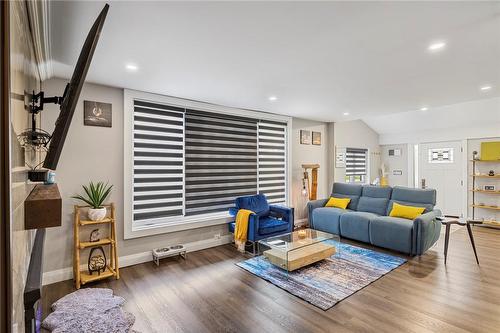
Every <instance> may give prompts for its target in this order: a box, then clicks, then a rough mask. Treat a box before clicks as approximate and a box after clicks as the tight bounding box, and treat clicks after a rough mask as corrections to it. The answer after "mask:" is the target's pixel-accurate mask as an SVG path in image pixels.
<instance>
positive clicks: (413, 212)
mask: <svg viewBox="0 0 500 333" xmlns="http://www.w3.org/2000/svg"><path fill="white" fill-rule="evenodd" d="M424 210H425V207H414V206H405V205H400V204H398V203H394V204H393V205H392V209H391V213H390V214H389V216H392V217H402V218H404V219H409V220H414V219H416V218H417V216H419V215H422V213H423V212H424Z"/></svg>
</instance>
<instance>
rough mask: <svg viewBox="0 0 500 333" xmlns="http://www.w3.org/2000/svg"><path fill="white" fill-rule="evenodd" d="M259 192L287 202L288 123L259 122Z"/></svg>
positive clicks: (277, 201)
mask: <svg viewBox="0 0 500 333" xmlns="http://www.w3.org/2000/svg"><path fill="white" fill-rule="evenodd" d="M259 193H263V194H265V195H266V197H267V199H268V201H269V202H270V203H284V202H286V124H284V123H278V122H271V121H264V120H261V121H260V122H259Z"/></svg>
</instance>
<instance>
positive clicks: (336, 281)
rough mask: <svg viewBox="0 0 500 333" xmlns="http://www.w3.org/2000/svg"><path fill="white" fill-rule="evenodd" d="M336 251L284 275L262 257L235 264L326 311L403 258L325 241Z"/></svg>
mask: <svg viewBox="0 0 500 333" xmlns="http://www.w3.org/2000/svg"><path fill="white" fill-rule="evenodd" d="M328 242H329V243H331V244H333V245H335V247H336V248H337V253H336V254H335V255H333V256H332V257H330V258H328V259H325V260H322V261H320V262H317V263H315V264H312V265H310V266H307V267H303V268H301V269H298V270H296V271H293V272H290V273H288V274H287V272H286V271H284V270H282V269H280V268H278V267H276V266H274V265H273V264H271V263H270V262H269V261H267V260H266V259H265V258H264V257H263V256H258V257H254V258H251V259H248V260H245V261H242V262H239V263H237V264H236V265H238V266H239V267H241V268H243V269H245V270H247V271H249V272H250V273H253V274H255V275H257V276H259V277H261V278H263V279H264V280H267V281H269V282H271V283H272V284H274V285H276V286H278V287H280V288H281V289H284V290H286V291H288V292H289V293H290V294H292V295H295V296H297V297H300V298H302V299H303V300H305V301H307V302H309V303H311V304H312V305H314V306H317V307H318V308H320V309H323V310H328V309H329V308H331V307H332V306H334V305H335V304H337V303H338V302H340V301H341V300H343V299H344V298H346V297H349V296H351V295H352V294H354V293H355V292H357V291H358V290H360V289H362V288H364V287H366V286H367V285H369V284H370V283H372V282H373V281H375V280H378V279H379V278H381V277H382V276H384V275H385V274H387V273H389V272H390V271H392V270H393V269H395V268H397V267H399V266H401V265H402V264H404V263H405V262H406V259H403V258H399V257H396V256H392V255H389V254H384V253H380V252H376V251H373V250H368V249H363V248H360V247H357V246H353V245H349V244H345V243H339V242H336V241H333V240H329V241H328Z"/></svg>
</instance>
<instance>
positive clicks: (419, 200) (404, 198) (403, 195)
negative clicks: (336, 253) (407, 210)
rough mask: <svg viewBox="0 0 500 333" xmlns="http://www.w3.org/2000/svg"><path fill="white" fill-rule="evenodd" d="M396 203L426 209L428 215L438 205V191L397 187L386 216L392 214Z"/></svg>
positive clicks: (393, 191)
mask: <svg viewBox="0 0 500 333" xmlns="http://www.w3.org/2000/svg"><path fill="white" fill-rule="evenodd" d="M394 202H397V203H398V204H401V205H407V206H415V207H424V208H425V213H427V212H430V211H431V210H433V209H434V205H436V190H434V189H425V190H423V189H419V188H409V187H402V186H395V187H394V188H393V189H392V195H391V200H390V201H389V205H388V206H387V211H386V215H389V214H390V212H391V210H392V205H393V204H394Z"/></svg>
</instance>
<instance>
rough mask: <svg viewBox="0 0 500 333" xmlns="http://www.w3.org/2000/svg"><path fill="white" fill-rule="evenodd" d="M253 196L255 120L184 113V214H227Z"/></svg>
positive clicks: (255, 162) (255, 144) (254, 182)
mask: <svg viewBox="0 0 500 333" xmlns="http://www.w3.org/2000/svg"><path fill="white" fill-rule="evenodd" d="M255 193H257V121H256V120H254V119H247V118H242V117H233V116H227V115H217V114H214V113H208V112H203V111H201V112H200V111H195V110H187V112H186V212H185V214H186V215H197V214H205V213H210V212H220V211H227V210H228V208H229V207H231V206H234V199H236V198H237V197H239V196H243V195H251V194H255Z"/></svg>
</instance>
